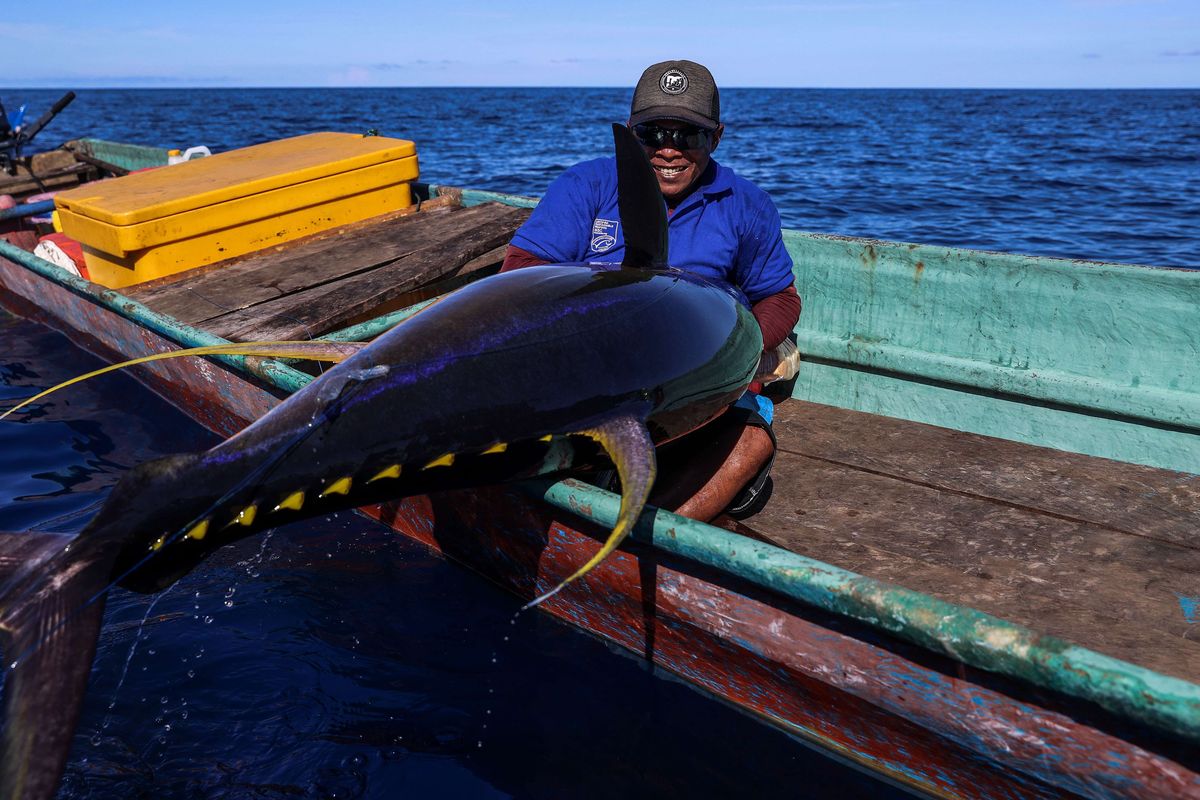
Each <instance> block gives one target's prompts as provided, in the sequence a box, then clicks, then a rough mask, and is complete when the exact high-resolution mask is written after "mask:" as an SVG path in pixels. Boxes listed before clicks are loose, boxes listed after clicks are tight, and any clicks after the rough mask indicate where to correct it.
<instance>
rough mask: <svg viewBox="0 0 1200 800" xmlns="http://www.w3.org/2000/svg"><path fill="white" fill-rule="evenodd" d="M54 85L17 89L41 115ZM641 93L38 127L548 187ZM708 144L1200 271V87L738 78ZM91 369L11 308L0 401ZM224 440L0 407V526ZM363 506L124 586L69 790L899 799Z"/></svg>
mask: <svg viewBox="0 0 1200 800" xmlns="http://www.w3.org/2000/svg"><path fill="white" fill-rule="evenodd" d="M60 94H61V92H53V91H47V90H20V89H2V90H0V99H2V100H3V101H4V103H5V105H6V106H7V107H8V108H9V110H13V109H15V108H16V107H17V106H18V105H20V104H21V103H23V102H27V103H29V105H30V114H31V115H32V116H36V115H37V114H39V113H40V112H41V111H42V110H44V109H45V108H47V107H49V105H50V104H51V103H52V102H53V101H54V100H55V99H57V98H58V96H59V95H60ZM628 99H629V90H627V89H375V90H349V89H288V90H275V89H258V90H252V89H244V90H199V89H183V90H110V91H84V92H80V94H79V98H78V99H77V100H76V101H75V103H74V104H73V105H72V106H71V107H69V108H68V109H67V111H66V112H65V113H64V114H63V115H62V116H61V117H60V118H59V119H58V120H56V121H55V122H54V123H52V125H51V126H50V127H49V128H47V129H46V130H45V131H44V132H43V133H42V134H41V136H40V137H39V139H38V142H39V144H41V145H43V146H45V147H52V146H56V145H57V144H59V143H60V142H62V141H64V140H66V139H70V138H75V137H79V136H96V137H100V138H107V139H114V140H118V141H133V142H142V143H146V144H154V145H161V146H170V147H180V148H186V147H189V146H192V145H199V144H203V145H207V146H209V147H210V148H212V149H213V150H214V151H217V150H225V149H229V148H232V147H238V146H242V145H247V144H253V143H257V142H261V141H265V140H268V139H273V138H278V137H282V136H290V135H295V134H299V133H304V132H309V131H312V130H344V131H365V130H366V129H368V128H375V129H378V130H379V131H380V132H381V133H383V134H386V135H395V136H402V137H406V138H411V139H414V140H415V141H416V142H417V146H418V152H419V155H420V160H421V166H422V177H423V179H424V180H428V181H431V182H434V183H446V184H454V185H461V186H472V187H479V188H488V189H495V190H500V191H507V192H513V193H517V194H540V193H541V192H542V191H543V190H544V187H545V186H546V184H547V183H548V182H549V181H550V180H552V179H553V178H554V177H555V176H556V175H557V174H558V173H559V172H560V171H561V170H562V169H563V168H564V167H566V166H567V165H569V164H571V163H573V162H575V161H578V160H581V159H584V158H591V157H595V156H599V155H603V154H605V153H606V151H607V148H608V146H609V141H610V138H609V137H610V134H609V131H608V127H607V126H608V123H609V122H612V121H620V120H621V119H623V118H624V116H625V109H626V108H627V103H628ZM722 99H723V102H724V109H725V112H724V117H725V121H726V124H727V128H728V130H727V133H726V136H725V139H724V141H723V142H722V144H721V147H720V149H719V150H718V153H717V158H718V159H719V160H721V161H722V163H724V164H726V165H728V166H731V167H733V168H734V169H736V170H737V171H738V172H740V173H741V174H743V175H745V176H747V177H749V178H751V179H752V180H754V181H755V182H757V183H758V184H759V185H761V186H762V187H763V188H765V189H766V190H768V191H769V192H770V193H771V194H772V196H773V197H774V198H775V201H776V203H777V205H778V206H779V209H780V213H781V215H782V218H783V222H784V225H786V226H788V227H793V228H799V229H803V230H810V231H820V232H829V233H840V234H848V235H861V236H871V237H876V238H883V239H896V240H902V241H911V242H924V243H934V244H946V245H958V246H965V247H974V248H983V249H990V250H1003V251H1010V252H1020V253H1036V254H1044V255H1054V256H1064V257H1071V258H1086V259H1098V260H1105V261H1118V262H1130V263H1146V264H1157V265H1172V266H1183V267H1193V268H1200V255H1198V252H1200V251H1198V249H1197V247H1196V245H1197V243H1198V240H1200V91H994V90H978V91H976V90H962V91H919V90H893V91H874V90H749V89H742V90H739V89H730V90H726V91H725V92H723V95H722ZM98 365H99V362H98V360H97V359H96V358H94V357H93V356H90V355H88V354H86V353H84V352H82V351H81V350H79V349H78V348H76V347H75V346H74V345H72V343H71V342H70V341H69V340H68V339H67V337H65V336H64V335H62V334H59V333H57V332H54V331H51V330H49V329H47V328H45V327H42V326H40V325H38V324H35V323H32V322H29V321H26V320H22V319H19V318H17V317H14V316H12V315H11V314H8V313H6V312H4V311H2V310H0V406H4V405H7V404H8V402H10V401H12V400H14V399H17V398H22V397H26V396H28V395H30V394H32V393H34V392H36V391H37V390H39V389H42V388H45V387H48V386H50V385H53V384H54V383H57V382H59V381H61V380H63V379H65V378H68V377H71V376H73V375H77V374H79V373H82V372H86V371H88V370H89V369H93V368H95V367H96V366H98ZM212 442H213V437H212V436H211V434H208V433H206V432H205V431H203V430H202V429H200V428H199V427H197V426H195V425H193V424H192V423H190V422H189V421H188V420H187V418H185V417H184V416H183V415H182V414H180V413H179V412H177V411H175V410H174V409H172V408H171V407H170V406H169V404H167V403H166V402H164V401H163V400H161V399H160V398H158V397H157V396H155V395H153V394H152V393H150V392H148V391H147V390H145V389H144V388H142V387H141V386H140V385H139V384H138V383H136V382H135V381H133V380H132V379H130V378H127V377H123V376H119V375H118V376H111V377H106V378H103V379H99V380H96V381H94V382H91V383H86V384H83V385H80V386H78V387H74V388H72V389H70V390H68V391H66V392H64V393H63V394H61V395H60V396H59V397H58V398H56V399H53V400H51V401H49V402H47V403H44V404H42V405H40V406H39V407H37V409H36V410H35V411H34V412H33V413H30V414H26V415H24V416H22V417H20V418H19V419H16V420H6V421H5V422H2V423H0V530H29V529H43V530H57V531H77V530H79V529H80V528H81V527H82V526H83V525H84V524H85V523H86V521H87V519H88V517H89V516H90V514H91V513H93V512H94V510H95V508H96V506H97V504H98V503H100V502H101V501H102V500H103V498H104V497H105V495H106V494H107V492H108V491H109V489H110V488H111V487H112V485H113V483H114V482H115V481H116V480H117V479H118V478H119V477H120V475H121V474H122V472H124V471H125V470H127V469H128V468H130V467H131V466H133V465H135V464H137V463H140V462H142V461H145V460H147V459H150V458H153V457H156V456H159V455H163V454H166V453H171V452H177V451H182V450H194V449H198V448H201V447H204V446H207V445H209V444H211V443H212ZM516 607H517V602H516V600H515V599H513V598H511V597H509V596H507V595H505V594H503V593H501V592H500V591H498V590H496V589H494V588H493V587H491V586H490V585H489V584H486V583H484V582H483V581H482V580H480V579H479V578H477V577H475V576H474V575H472V574H469V573H467V572H466V571H464V570H462V569H459V568H457V567H454V566H451V565H449V564H447V563H445V562H442V561H440V560H438V559H435V558H432V557H431V556H430V555H429V554H428V553H427V552H425V551H424V550H423V549H422V548H420V547H419V546H416V545H413V544H410V543H408V542H407V541H406V540H403V539H401V538H400V537H397V536H394V535H390V534H389V533H387V532H386V531H384V530H382V529H381V528H380V527H379V526H377V525H375V524H373V523H370V522H368V521H367V520H364V519H362V518H359V517H357V516H356V515H353V514H344V515H339V516H336V517H333V518H330V519H327V520H323V521H319V522H313V523H305V524H300V525H295V526H290V527H288V528H283V529H280V530H278V531H275V532H273V533H272V534H270V535H267V536H264V537H260V538H256V539H252V540H248V541H246V542H243V543H241V544H240V545H239V546H236V547H230V548H227V549H225V550H222V551H220V552H219V553H217V554H216V555H215V556H214V557H213V558H212V559H210V560H209V561H208V562H206V563H205V564H204V565H203V566H202V567H201V568H199V569H197V570H196V571H195V572H194V573H193V574H191V575H190V576H188V577H187V578H185V579H184V580H182V581H180V582H179V583H178V584H176V585H175V586H174V587H173V588H172V589H170V590H169V591H167V592H165V593H163V594H161V595H158V596H155V597H145V596H140V595H132V594H129V593H125V592H121V591H117V592H114V593H113V595H112V598H111V600H110V603H109V608H108V612H107V613H108V618H107V623H106V625H105V628H104V633H103V635H102V638H101V642H100V651H99V655H98V657H97V660H96V668H95V672H94V673H93V679H92V686H91V689H90V691H89V694H88V697H87V705H86V707H85V709H84V715H83V720H82V722H81V724H80V727H79V734H78V737H77V741H76V746H75V749H74V751H73V753H72V758H71V764H70V767H69V769H68V772H67V777H66V781H65V784H64V788H63V791H62V794H61V796H62V797H63V798H109V797H114V796H123V797H131V798H132V797H162V798H243V797H251V798H295V797H302V798H327V797H337V798H356V797H371V798H384V797H388V798H390V797H401V796H403V797H485V798H492V797H495V798H500V797H522V798H559V797H595V798H607V797H618V796H620V797H626V798H627V797H651V796H653V797H656V798H657V797H685V796H686V797H688V798H717V797H730V796H758V797H764V798H769V797H784V796H786V797H813V798H828V797H837V798H838V799H839V800H849V799H850V798H860V797H863V798H865V797H891V796H895V795H896V791H895V790H893V789H890V788H887V787H884V786H882V785H881V784H877V783H874V782H872V781H871V780H870V779H868V778H865V777H863V776H862V775H860V774H858V773H857V772H854V771H853V770H851V769H849V768H847V767H845V766H842V765H841V764H839V763H837V762H834V761H831V760H829V759H826V758H823V757H820V756H818V755H816V754H814V753H813V752H812V751H810V750H808V749H806V748H805V747H803V746H801V745H799V744H797V743H796V742H795V741H793V740H791V739H789V738H788V737H786V736H784V735H783V734H780V733H778V732H776V731H773V730H771V729H768V728H766V727H764V726H763V725H761V724H759V723H758V722H756V721H754V720H751V719H749V718H747V717H744V716H742V715H741V714H739V713H738V712H736V711H733V710H731V709H729V708H727V707H725V706H723V705H721V704H719V703H716V702H714V701H711V700H709V699H707V698H705V697H703V696H701V695H700V694H699V693H697V692H695V691H693V690H691V689H689V688H687V687H685V686H683V685H682V684H680V683H677V682H675V681H673V680H670V679H668V678H665V677H663V676H661V675H656V674H655V673H653V672H652V671H650V670H647V669H646V668H645V666H644V665H643V664H641V663H639V662H637V661H636V660H634V659H631V658H629V657H626V656H623V655H620V654H617V653H614V652H612V651H610V649H609V648H607V647H606V646H605V645H603V644H602V643H599V642H597V641H595V640H593V639H590V638H588V637H586V636H583V635H581V634H578V633H575V632H573V631H571V630H569V629H567V628H566V627H564V626H562V625H560V624H558V623H556V622H554V621H552V620H550V619H548V618H545V617H544V616H542V615H539V614H523V615H521V616H519V617H517V618H516V621H515V623H514V622H512V616H513V612H514V611H515V610H516Z"/></svg>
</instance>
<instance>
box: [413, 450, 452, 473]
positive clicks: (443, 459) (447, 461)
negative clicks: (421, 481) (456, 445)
mask: <svg viewBox="0 0 1200 800" xmlns="http://www.w3.org/2000/svg"><path fill="white" fill-rule="evenodd" d="M453 463H454V453H446V455H444V456H439V457H438V458H435V459H434V460H433V461H430V462H429V463H428V464H426V465H425V466H423V467H421V469H429V468H430V467H448V466H450V465H451V464H453Z"/></svg>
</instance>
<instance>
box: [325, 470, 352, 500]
mask: <svg viewBox="0 0 1200 800" xmlns="http://www.w3.org/2000/svg"><path fill="white" fill-rule="evenodd" d="M350 483H351V480H350V476H349V475H347V476H346V477H344V478H341V479H339V480H336V481H334V482H333V483H331V484H329V485H328V486H326V487H325V491H323V492H321V497H328V496H329V495H331V494H350Z"/></svg>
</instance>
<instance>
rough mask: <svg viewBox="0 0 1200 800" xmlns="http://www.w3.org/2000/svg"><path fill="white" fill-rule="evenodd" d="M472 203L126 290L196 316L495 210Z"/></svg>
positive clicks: (339, 269)
mask: <svg viewBox="0 0 1200 800" xmlns="http://www.w3.org/2000/svg"><path fill="white" fill-rule="evenodd" d="M478 209H479V210H478V211H476V210H475V209H461V210H456V211H455V213H450V212H449V210H448V209H447V210H443V211H441V212H439V213H438V214H436V215H432V214H412V215H409V216H407V217H404V218H401V219H396V220H394V221H389V222H381V223H379V224H377V225H372V226H369V227H361V228H356V229H351V230H347V229H339V230H338V233H337V234H336V235H330V236H327V237H322V238H313V239H311V240H309V241H307V242H305V243H304V244H302V245H300V246H294V247H290V248H286V249H283V250H281V251H269V252H265V253H262V254H261V255H257V256H254V257H251V258H246V259H243V260H241V261H240V262H238V263H236V264H229V265H226V266H224V267H223V268H220V269H211V270H207V271H205V272H204V273H202V274H199V275H195V276H194V277H192V278H191V279H189V280H187V281H182V282H181V281H176V282H172V283H169V284H160V285H155V286H140V287H133V288H132V289H131V290H130V291H129V292H128V294H129V295H130V296H131V297H134V298H136V299H138V300H140V301H141V302H143V303H145V304H146V305H148V306H150V307H151V308H153V309H155V310H156V311H159V312H161V313H164V314H170V315H172V316H174V317H176V318H177V319H180V320H182V321H183V322H187V323H191V324H199V323H203V322H204V321H205V320H209V319H212V318H214V317H217V316H219V315H221V314H225V313H229V312H231V311H237V310H239V309H244V308H250V307H253V306H255V305H257V304H259V303H263V302H267V301H270V300H275V299H277V298H280V297H284V296H286V295H289V294H293V293H296V292H302V291H304V290H306V289H311V288H313V287H316V286H321V285H322V284H326V283H329V282H331V281H336V280H341V279H343V278H346V277H348V276H351V275H355V274H358V273H360V272H364V271H367V270H372V269H375V268H377V267H380V266H383V265H386V264H389V263H391V262H394V261H396V260H397V259H401V258H403V257H405V256H407V255H410V254H411V253H414V252H417V251H418V250H421V249H422V248H426V247H429V246H430V245H433V244H436V243H438V242H440V241H443V240H445V239H446V238H449V237H453V236H457V235H460V234H462V233H464V232H466V231H469V230H473V229H474V228H476V227H477V226H478V225H479V224H480V221H481V220H484V219H491V218H492V217H493V216H494V214H495V210H496V209H495V208H487V207H484V206H479V207H478ZM464 215H465V216H464ZM505 216H507V214H505Z"/></svg>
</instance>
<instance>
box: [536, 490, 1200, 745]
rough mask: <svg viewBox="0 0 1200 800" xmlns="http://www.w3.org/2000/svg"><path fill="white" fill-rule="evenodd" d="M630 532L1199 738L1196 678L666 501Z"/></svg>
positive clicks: (552, 498)
mask: <svg viewBox="0 0 1200 800" xmlns="http://www.w3.org/2000/svg"><path fill="white" fill-rule="evenodd" d="M521 488H522V489H523V490H524V491H526V492H528V493H529V494H530V495H531V496H533V497H536V498H539V499H542V500H545V501H546V502H548V503H550V504H551V505H553V506H555V507H557V508H560V509H562V510H564V511H568V512H570V513H572V514H574V515H576V516H579V517H583V518H584V519H587V520H590V521H592V522H595V523H596V524H598V525H600V526H602V527H606V528H611V527H612V526H613V525H615V524H616V520H617V512H618V509H619V507H620V497H618V496H617V495H615V494H613V493H611V492H606V491H603V490H601V489H597V488H596V487H594V486H590V485H588V484H586V483H583V482H581V481H576V480H565V481H560V482H557V483H555V482H553V481H549V480H533V481H528V482H526V483H524V484H521ZM632 536H633V538H635V539H637V540H639V541H642V542H646V543H647V544H650V545H653V546H654V547H655V548H658V549H660V550H663V551H665V552H669V553H674V554H675V555H679V556H683V557H685V558H688V559H691V560H693V561H696V562H698V563H701V564H705V565H708V566H711V567H715V568H716V569H719V570H721V571H723V572H727V573H732V574H734V575H737V576H739V577H741V578H744V579H746V580H748V581H750V582H752V583H754V584H755V585H758V586H762V587H764V588H767V589H770V590H772V591H775V592H778V593H780V594H783V595H786V596H787V597H791V598H793V599H795V600H799V601H800V602H803V603H806V604H808V605H811V606H815V607H817V608H821V609H824V610H825V611H828V612H831V613H833V614H838V615H841V616H846V617H850V618H853V619H856V620H858V621H859V622H863V623H865V624H867V625H869V626H871V627H873V628H876V629H878V630H882V631H886V632H887V633H889V634H892V635H895V636H898V637H900V638H903V639H905V640H907V641H910V642H912V643H914V644H917V645H919V646H921V647H924V648H926V649H929V650H933V651H935V652H939V653H942V654H945V655H947V656H949V657H951V658H954V659H956V660H958V661H962V662H963V663H965V664H970V665H971V666H974V667H978V668H979V669H984V670H987V671H989V672H995V673H998V674H1001V675H1007V676H1009V677H1013V678H1018V679H1020V680H1023V681H1027V682H1029V683H1032V684H1034V685H1036V686H1041V687H1043V688H1046V689H1051V690H1053V691H1056V692H1061V693H1063V694H1066V695H1068V696H1071V697H1076V698H1079V699H1082V700H1086V701H1088V702H1090V703H1095V704H1096V705H1099V706H1100V707H1102V708H1105V709H1107V710H1109V711H1111V712H1113V713H1116V714H1119V715H1121V716H1123V717H1126V718H1128V719H1133V720H1137V721H1139V722H1143V723H1147V724H1150V725H1153V726H1155V727H1157V728H1159V729H1162V730H1166V731H1169V732H1170V733H1172V734H1175V735H1178V736H1182V737H1185V738H1187V739H1188V740H1189V741H1193V742H1197V743H1200V685H1197V684H1194V683H1191V682H1189V681H1185V680H1181V679H1179V678H1173V677H1170V676H1167V675H1162V674H1159V673H1157V672H1153V671H1151V670H1148V669H1144V668H1143V667H1139V666H1137V665H1136V664H1130V663H1129V662H1126V661H1121V660H1120V659H1116V658H1111V657H1109V656H1106V655H1103V654H1101V653H1097V652H1095V651H1092V650H1088V649H1086V648H1083V647H1078V646H1076V645H1073V644H1071V643H1069V642H1066V641H1063V640H1061V639H1057V638H1055V637H1052V636H1044V635H1042V634H1039V633H1037V632H1036V631H1033V630H1030V629H1029V628H1025V627H1023V626H1021V625H1017V624H1015V623H1012V622H1008V621H1006V620H1003V619H999V618H998V617H993V616H991V615H989V614H985V613H983V612H982V611H977V610H975V609H973V608H968V607H966V606H957V605H954V604H952V603H947V602H945V601H942V600H938V599H937V598H934V597H930V596H929V595H926V594H921V593H920V592H914V591H912V590H909V589H904V588H902V587H900V586H894V585H892V584H887V583H883V582H881V581H876V580H874V579H872V578H867V577H865V576H862V575H858V574H856V573H853V572H850V571H848V570H844V569H841V568H839V567H835V566H832V565H829V564H825V563H822V562H820V561H815V560H813V559H811V558H806V557H804V556H801V555H797V554H796V553H791V552H789V551H787V550H783V549H782V548H779V547H775V546H774V545H770V544H766V543H764V542H757V541H755V540H753V539H747V538H746V537H744V536H739V535H737V534H733V533H729V532H728V531H724V530H721V529H720V528H714V527H712V526H710V525H706V524H704V523H702V522H696V521H695V520H691V519H687V518H685V517H681V516H678V515H677V514H673V513H671V512H669V511H665V510H663V509H654V508H651V509H648V510H647V513H645V514H643V515H642V517H641V518H640V519H639V521H638V523H637V525H636V526H635V527H634V529H633V533H632Z"/></svg>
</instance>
